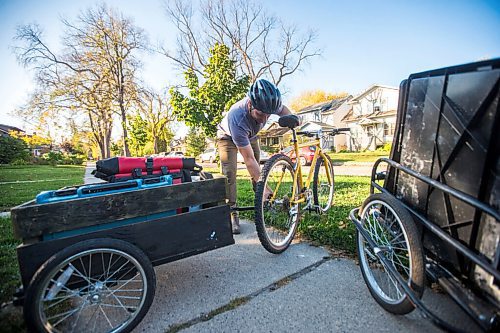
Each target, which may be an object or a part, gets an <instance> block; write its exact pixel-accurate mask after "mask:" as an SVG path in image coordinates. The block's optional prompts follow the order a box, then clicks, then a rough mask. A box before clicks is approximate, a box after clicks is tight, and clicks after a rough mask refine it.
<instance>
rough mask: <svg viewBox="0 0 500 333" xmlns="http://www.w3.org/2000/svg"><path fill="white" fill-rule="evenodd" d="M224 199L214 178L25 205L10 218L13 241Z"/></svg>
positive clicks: (223, 191)
mask: <svg viewBox="0 0 500 333" xmlns="http://www.w3.org/2000/svg"><path fill="white" fill-rule="evenodd" d="M225 199H226V179H225V178H215V179H210V180H205V181H200V182H191V183H184V184H178V185H172V186H164V187H158V188H154V189H145V190H138V191H130V192H123V193H119V194H108V195H103V196H96V197H91V198H82V199H75V200H68V201H61V202H54V203H47V204H39V205H37V204H31V205H29V204H24V205H21V206H18V207H15V208H13V209H12V212H11V214H12V224H13V229H14V235H15V237H17V238H19V239H30V238H35V237H39V236H41V235H45V234H51V233H54V232H59V231H65V230H71V229H78V228H81V227H84V226H89V225H99V224H103V223H109V222H114V221H117V220H123V219H128V218H134V217H139V216H144V215H146V214H147V215H151V214H156V213H161V212H165V211H169V210H174V209H176V208H179V207H187V206H195V205H201V204H206V203H212V202H224V201H225Z"/></svg>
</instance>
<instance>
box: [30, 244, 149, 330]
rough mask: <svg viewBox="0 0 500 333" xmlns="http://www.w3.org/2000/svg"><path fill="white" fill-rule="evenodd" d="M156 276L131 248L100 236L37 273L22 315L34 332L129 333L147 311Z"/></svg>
mask: <svg viewBox="0 0 500 333" xmlns="http://www.w3.org/2000/svg"><path fill="white" fill-rule="evenodd" d="M155 284H156V277H155V273H154V270H153V266H152V265H151V262H150V261H149V259H148V257H147V256H146V255H145V254H144V253H143V252H142V251H141V250H139V249H138V248H137V247H135V246H134V245H132V244H130V243H127V242H124V241H121V240H116V239H110V238H101V239H92V240H87V241H83V242H80V243H77V244H74V245H72V246H70V247H68V248H66V249H64V250H62V251H60V252H58V253H56V254H55V255H54V256H52V257H51V258H50V259H49V260H47V261H46V262H45V263H44V264H43V265H42V266H41V267H40V269H39V270H38V271H37V272H36V274H35V275H34V277H33V279H32V280H31V283H30V285H29V287H28V290H27V292H26V299H25V302H24V317H25V320H26V323H27V325H28V328H29V329H30V331H33V332H129V331H131V330H132V329H133V328H134V327H135V326H137V324H138V323H139V322H140V321H141V319H142V318H143V317H144V315H145V314H146V313H147V311H148V309H149V307H150V305H151V302H152V301H153V297H154V293H155Z"/></svg>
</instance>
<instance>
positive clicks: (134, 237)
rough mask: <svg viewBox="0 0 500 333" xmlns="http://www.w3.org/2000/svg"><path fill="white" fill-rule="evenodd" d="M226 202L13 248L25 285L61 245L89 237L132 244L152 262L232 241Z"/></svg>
mask: <svg viewBox="0 0 500 333" xmlns="http://www.w3.org/2000/svg"><path fill="white" fill-rule="evenodd" d="M229 212H230V209H229V206H228V205H223V206H217V207H212V208H207V209H202V210H200V211H196V212H192V213H185V214H179V215H175V216H169V217H165V218H161V219H157V220H151V221H145V222H139V223H135V224H131V225H126V226H122V227H117V228H113V229H109V230H103V231H98V232H93V233H87V234H83V235H79V236H73V237H68V238H61V239H57V240H51V241H43V242H39V243H35V244H30V245H21V246H19V247H18V248H17V256H18V260H19V268H20V271H21V278H22V282H23V285H24V286H25V288H26V287H27V286H28V284H29V282H30V281H31V279H32V277H33V275H34V274H35V272H36V271H37V270H38V269H39V267H40V266H41V265H42V264H43V263H44V262H45V261H46V260H48V259H49V258H50V257H52V256H53V255H54V254H56V253H57V252H59V251H61V250H63V249H64V248H66V247H68V246H71V245H73V244H76V243H78V242H81V241H85V240H88V239H93V238H115V239H121V240H124V241H127V242H129V243H132V244H134V245H135V246H137V247H138V248H139V249H141V250H142V251H144V253H145V254H146V255H147V256H148V257H149V259H150V260H151V262H153V264H155V265H158V264H161V263H165V262H169V261H173V260H177V259H180V258H185V257H188V256H191V255H194V254H198V253H202V252H206V251H210V250H214V249H217V248H220V247H223V246H227V245H231V244H234V239H233V235H232V231H231V221H230V214H229Z"/></svg>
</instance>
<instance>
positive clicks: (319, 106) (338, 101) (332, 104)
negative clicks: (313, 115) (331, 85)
mask: <svg viewBox="0 0 500 333" xmlns="http://www.w3.org/2000/svg"><path fill="white" fill-rule="evenodd" d="M351 98H352V96H351V95H348V96H345V97H340V98H335V99H332V100H331V101H328V102H321V103H316V104H313V105H309V106H307V107H305V108H303V109H300V110H299V111H298V112H297V114H304V113H309V112H317V111H321V112H322V113H326V112H334V111H335V110H337V109H338V108H339V107H340V106H341V105H342V104H344V103H345V102H346V101H348V100H349V99H351Z"/></svg>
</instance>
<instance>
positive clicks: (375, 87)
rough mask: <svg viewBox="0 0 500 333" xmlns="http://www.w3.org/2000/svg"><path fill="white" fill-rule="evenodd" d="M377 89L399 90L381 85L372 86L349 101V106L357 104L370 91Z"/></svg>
mask: <svg viewBox="0 0 500 333" xmlns="http://www.w3.org/2000/svg"><path fill="white" fill-rule="evenodd" d="M377 88H385V89H392V90H399V88H397V87H391V86H385V85H382V84H373V85H371V86H370V87H369V88H368V89H366V90H365V91H363V92H362V93H361V94H359V95H357V96H355V97H353V98H352V99H351V100H350V101H349V104H354V103H356V102H358V101H359V100H360V99H361V98H363V97H364V96H366V95H368V94H369V93H371V92H372V91H374V90H375V89H377Z"/></svg>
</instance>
